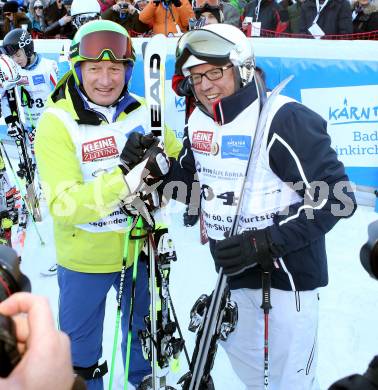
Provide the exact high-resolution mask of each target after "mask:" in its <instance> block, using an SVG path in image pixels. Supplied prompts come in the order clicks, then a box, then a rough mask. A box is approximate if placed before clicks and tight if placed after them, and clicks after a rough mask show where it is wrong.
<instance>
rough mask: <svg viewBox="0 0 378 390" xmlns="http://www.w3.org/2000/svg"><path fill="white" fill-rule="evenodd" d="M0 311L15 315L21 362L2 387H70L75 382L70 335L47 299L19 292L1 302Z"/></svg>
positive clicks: (30, 389) (4, 389) (1, 382)
mask: <svg viewBox="0 0 378 390" xmlns="http://www.w3.org/2000/svg"><path fill="white" fill-rule="evenodd" d="M0 313H1V314H3V315H6V316H11V317H13V320H14V322H15V324H16V337H17V342H18V347H19V351H20V353H21V354H23V356H22V359H21V361H20V363H19V364H18V365H17V366H16V367H15V368H14V369H13V371H12V372H11V374H10V375H9V376H8V378H5V379H2V378H0V390H8V389H12V390H22V389H27V390H40V389H54V390H70V389H71V388H72V385H73V382H74V373H73V369H72V362H71V353H70V342H69V339H68V336H67V335H66V334H64V333H62V332H60V331H58V330H57V329H56V327H55V324H54V320H53V317H52V313H51V309H50V307H49V305H48V302H47V299H46V298H44V297H39V296H35V295H33V294H30V293H16V294H13V295H12V296H11V297H10V298H8V299H6V300H5V301H4V302H2V303H0Z"/></svg>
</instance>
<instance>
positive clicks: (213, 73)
mask: <svg viewBox="0 0 378 390" xmlns="http://www.w3.org/2000/svg"><path fill="white" fill-rule="evenodd" d="M233 66H234V65H232V64H228V65H225V66H222V67H221V68H214V69H210V70H208V71H207V72H205V73H193V74H191V75H190V76H189V82H190V83H191V84H192V85H198V84H201V83H202V77H203V76H205V77H206V78H207V79H208V80H210V81H215V80H219V79H221V78H222V77H223V72H224V71H225V70H227V69H230V68H232V67H233Z"/></svg>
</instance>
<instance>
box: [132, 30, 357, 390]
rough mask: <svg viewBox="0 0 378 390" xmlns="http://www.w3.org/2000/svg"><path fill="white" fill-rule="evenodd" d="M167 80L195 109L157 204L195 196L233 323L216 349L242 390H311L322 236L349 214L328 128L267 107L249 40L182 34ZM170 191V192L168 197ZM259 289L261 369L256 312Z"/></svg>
mask: <svg viewBox="0 0 378 390" xmlns="http://www.w3.org/2000/svg"><path fill="white" fill-rule="evenodd" d="M176 69H181V71H182V73H183V74H184V76H186V77H189V80H190V82H191V87H192V90H193V93H194V95H195V97H196V98H197V100H198V101H197V103H196V108H195V109H194V111H193V113H192V114H191V115H190V117H189V120H188V124H187V127H186V128H185V133H184V138H183V149H182V151H181V152H180V155H179V157H178V159H177V161H172V162H171V169H170V172H169V174H168V175H167V176H166V177H165V179H164V182H165V183H166V187H164V184H165V183H163V184H162V186H163V188H162V192H163V195H164V196H163V198H164V199H169V198H170V197H173V198H176V199H178V200H179V201H184V202H189V201H190V200H191V199H190V198H192V200H193V199H196V200H198V198H199V193H201V195H202V202H201V212H202V215H203V220H204V226H205V227H206V232H207V234H208V237H209V244H210V251H211V254H212V257H213V259H214V262H215V266H216V269H217V270H219V269H220V267H222V268H223V271H224V273H225V274H226V275H227V276H228V284H229V287H230V289H231V298H232V300H234V301H236V303H237V305H238V313H239V319H238V323H237V325H236V328H235V330H234V331H233V332H232V333H231V334H230V335H229V337H228V339H227V341H226V342H225V343H222V346H223V347H224V349H225V350H226V352H227V354H228V356H229V358H230V361H231V364H232V366H233V369H234V370H235V372H236V374H237V375H238V376H239V378H240V379H241V380H242V382H243V383H244V385H245V386H246V387H247V388H248V389H263V388H264V382H266V381H268V382H269V388H272V389H276V390H297V389H301V390H310V389H313V385H314V383H315V382H316V378H315V372H316V363H317V328H318V309H319V293H320V292H319V287H323V286H326V285H327V284H328V272H327V255H326V248H325V234H326V233H327V232H329V231H330V230H331V229H332V228H333V226H334V225H335V224H336V223H337V222H338V221H339V220H340V219H341V218H347V217H350V216H351V215H352V214H353V213H354V211H355V208H356V203H355V198H354V195H353V191H352V189H351V187H350V183H349V180H348V176H347V175H346V173H345V169H344V166H343V164H342V163H341V162H340V161H339V160H338V158H337V155H336V152H335V151H334V150H333V149H332V147H331V139H330V137H329V135H328V134H327V123H326V121H325V120H324V119H323V118H322V117H321V116H319V115H318V114H316V113H315V112H313V111H312V110H310V109H309V108H307V107H306V106H304V105H302V104H300V103H298V102H296V101H295V100H293V99H290V98H289V97H286V96H283V95H276V96H274V95H273V92H272V94H271V95H270V96H271V97H269V98H267V96H266V91H265V88H264V85H263V83H262V80H261V79H260V77H259V75H258V73H257V72H256V69H255V60H254V56H253V51H252V48H251V45H250V41H249V40H248V38H247V37H246V36H245V35H244V34H243V33H242V32H241V31H240V30H238V29H237V28H236V27H234V26H230V25H226V24H212V25H208V26H205V27H203V28H202V29H198V30H191V31H189V32H187V33H186V34H184V35H183V36H182V37H181V39H180V40H179V41H178V44H177V48H176ZM272 95H273V97H272ZM266 99H269V100H266ZM264 102H266V103H264ZM264 104H268V106H265V107H267V108H266V109H265V110H264V108H261V107H263V106H264ZM261 110H264V115H263V114H262V111H261ZM266 111H267V112H266ZM260 112H261V114H260ZM265 114H267V115H266V116H265ZM260 115H261V117H262V118H265V119H261V120H260V125H259V124H258V123H259V122H258V121H259V118H260ZM261 121H262V122H261ZM133 134H135V135H134V136H132V135H131V136H130V138H129V140H130V142H129V141H128V142H127V144H126V146H125V148H126V150H127V153H128V155H130V156H133V161H134V159H135V163H136V162H138V161H139V160H140V159H143V158H144V153H145V149H146V148H144V147H143V141H144V140H143V137H141V136H140V135H139V136H138V135H137V133H133ZM255 136H256V137H255ZM131 138H132V139H133V142H131ZM146 153H149V151H147V152H146ZM147 156H148V154H147ZM250 156H251V159H252V160H251V165H250V166H251V169H250V171H249V173H248V175H247V177H246V179H245V176H246V169H247V164H248V160H249V158H250ZM196 175H197V176H196ZM196 178H197V180H198V181H197V182H196ZM244 180H246V181H245V183H246V184H245V186H244V187H243V183H244ZM183 183H184V184H186V187H185V186H184V185H183ZM173 184H174V185H176V186H177V187H176V188H177V189H178V190H177V193H174V192H173V193H172V191H169V188H170V189H172V185H173ZM185 189H189V190H190V191H184V190H185ZM242 190H243V192H242ZM243 194H244V195H245V197H244V202H242V203H241V206H240V207H241V209H240V210H239V211H240V212H238V209H237V206H238V203H239V202H240V199H241V198H242V197H243ZM236 213H238V215H239V216H240V219H239V223H238V224H237V229H235V232H233V233H234V234H233V235H232V236H231V237H230V231H231V227H232V225H233V221H234V219H235V216H236ZM267 279H268V280H269V279H270V281H271V288H270V289H269V288H268V287H267V288H265V285H264V296H266V295H267V290H269V292H270V298H271V305H272V308H271V310H270V313H269V343H268V344H269V370H266V369H265V367H264V341H265V340H266V338H265V337H264V336H265V335H266V336H267V334H268V333H267V332H264V329H266V327H265V325H266V324H267V323H266V322H265V321H264V319H265V318H266V317H265V315H264V313H265V312H264V311H263V310H262V309H261V300H262V292H263V291H262V290H263V288H262V286H263V283H264V282H265V281H266V280H267ZM267 371H268V372H269V377H268V378H267V376H266V373H267Z"/></svg>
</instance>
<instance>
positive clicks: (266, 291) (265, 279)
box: [261, 272, 272, 390]
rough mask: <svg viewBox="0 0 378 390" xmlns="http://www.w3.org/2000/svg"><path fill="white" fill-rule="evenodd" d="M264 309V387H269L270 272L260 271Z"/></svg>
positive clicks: (262, 305) (266, 388)
mask: <svg viewBox="0 0 378 390" xmlns="http://www.w3.org/2000/svg"><path fill="white" fill-rule="evenodd" d="M261 308H262V309H263V310H264V389H265V390H268V389H269V310H270V309H271V308H272V305H271V304H270V272H263V273H262V304H261Z"/></svg>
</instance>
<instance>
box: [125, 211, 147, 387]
mask: <svg viewBox="0 0 378 390" xmlns="http://www.w3.org/2000/svg"><path fill="white" fill-rule="evenodd" d="M142 228H143V220H142V217H140V216H139V217H138V222H137V224H136V226H135V230H136V236H134V238H133V239H135V240H136V242H135V247H134V263H133V275H132V283H131V294H130V310H129V329H128V332H127V345H126V359H125V381H124V389H125V390H127V388H128V385H129V368H130V355H131V337H132V331H133V317H134V301H135V291H136V278H137V274H138V258H139V244H140V241H141V230H142ZM130 234H131V233H130Z"/></svg>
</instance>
